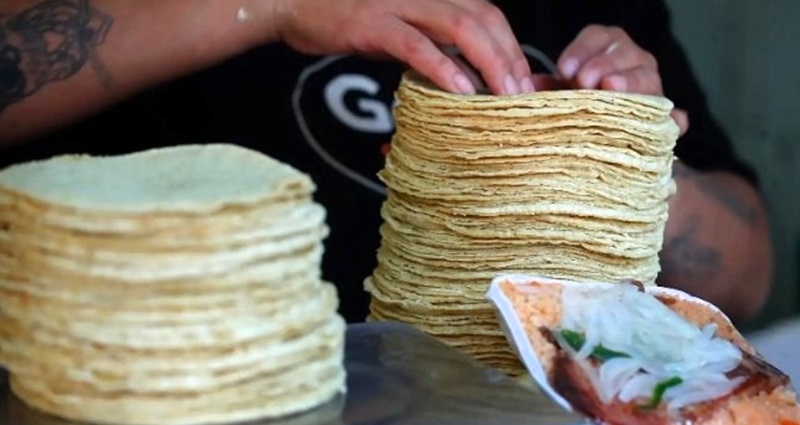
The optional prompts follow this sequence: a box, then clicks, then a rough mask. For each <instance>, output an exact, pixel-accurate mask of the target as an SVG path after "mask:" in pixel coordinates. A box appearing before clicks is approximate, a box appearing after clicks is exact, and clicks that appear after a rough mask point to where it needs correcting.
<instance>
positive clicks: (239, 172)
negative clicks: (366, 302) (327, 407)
mask: <svg viewBox="0 0 800 425" xmlns="http://www.w3.org/2000/svg"><path fill="white" fill-rule="evenodd" d="M314 189H315V186H314V184H313V182H312V181H311V180H310V179H309V178H308V176H306V175H305V174H302V173H300V172H299V171H297V170H295V169H293V168H291V167H290V166H288V165H286V164H283V163H280V162H278V161H276V160H274V159H272V158H269V157H266V156H264V155H262V154H260V153H257V152H254V151H250V150H248V149H244V148H240V147H235V146H232V145H203V146H199V145H192V146H180V147H173V148H166V149H157V150H151V151H145V152H140V153H135V154H130V155H123V156H114V157H90V156H79V155H75V156H62V157H56V158H52V159H50V160H46V161H40V162H33V163H27V164H21V165H17V166H12V167H9V168H7V169H5V170H3V171H0V363H2V365H3V366H4V367H5V368H7V369H8V370H9V371H10V373H11V387H12V391H13V392H14V393H15V394H16V395H17V396H18V397H20V398H21V399H22V400H23V401H24V402H25V403H27V404H28V405H30V406H32V407H34V408H37V409H40V410H42V411H45V412H47V413H50V414H53V415H56V416H60V417H64V418H67V419H71V420H76V421H83V422H92V423H110V424H111V423H113V424H142V425H146V424H194V423H230V422H238V421H244V420H252V419H259V418H268V417H276V416H282V415H286V414H291V413H296V412H299V411H304V410H308V409H311V408H314V407H316V406H319V405H321V404H323V403H325V402H327V401H329V400H331V399H333V398H334V397H335V396H336V395H337V394H339V393H341V392H343V391H344V390H345V371H344V367H343V350H344V330H345V325H344V321H343V320H342V319H341V317H339V315H338V314H337V313H336V310H337V307H338V296H337V293H336V289H335V288H334V287H333V285H331V284H329V283H326V282H323V281H322V280H321V272H320V264H321V259H322V254H323V246H322V240H323V238H324V237H325V236H326V235H327V232H328V228H327V226H326V224H325V209H324V208H323V207H322V206H320V205H318V204H315V203H314V202H313V201H312V193H313V191H314Z"/></svg>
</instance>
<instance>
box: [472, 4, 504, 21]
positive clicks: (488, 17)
mask: <svg viewBox="0 0 800 425" xmlns="http://www.w3.org/2000/svg"><path fill="white" fill-rule="evenodd" d="M478 15H479V16H480V17H481V18H483V20H484V21H486V22H489V23H491V24H502V23H505V21H506V15H505V14H503V11H502V10H500V8H499V7H497V6H495V5H494V4H491V3H487V4H485V5H483V6H481V7H480V9H479V10H478Z"/></svg>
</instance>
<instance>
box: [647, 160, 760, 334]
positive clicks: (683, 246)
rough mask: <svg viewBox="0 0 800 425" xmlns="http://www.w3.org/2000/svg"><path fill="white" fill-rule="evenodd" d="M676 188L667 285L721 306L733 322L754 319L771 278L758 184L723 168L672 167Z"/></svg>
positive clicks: (665, 258) (665, 254) (667, 240)
mask: <svg viewBox="0 0 800 425" xmlns="http://www.w3.org/2000/svg"><path fill="white" fill-rule="evenodd" d="M674 175H675V180H676V182H677V184H678V192H677V194H676V195H675V196H674V197H673V199H672V200H671V203H670V217H669V220H668V222H667V228H666V231H665V236H664V249H663V251H662V253H661V266H662V272H661V275H660V276H659V281H660V282H662V283H664V284H669V283H671V282H680V288H679V289H682V290H685V291H687V292H690V293H692V294H694V295H697V296H700V297H701V298H705V299H707V300H709V301H712V302H714V303H715V304H717V305H718V306H719V307H720V308H722V310H724V311H725V312H726V313H727V314H728V315H729V316H730V317H731V318H732V319H733V320H748V319H752V318H753V317H754V316H755V315H756V314H757V313H758V312H759V311H760V310H761V308H762V307H763V305H764V302H765V300H766V298H767V295H768V292H769V288H770V284H771V282H772V270H773V268H772V261H773V259H772V249H771V244H770V238H769V226H768V219H767V212H766V209H765V207H764V204H763V201H762V199H761V197H760V196H759V194H758V193H757V191H756V190H755V188H753V186H752V185H751V184H749V183H748V182H746V181H745V180H744V179H742V178H741V177H738V176H735V175H733V174H731V173H725V172H704V173H700V172H697V171H695V170H692V169H690V168H688V167H686V166H685V165H683V164H681V163H676V165H675V168H674Z"/></svg>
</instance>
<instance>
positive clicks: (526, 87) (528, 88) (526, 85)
mask: <svg viewBox="0 0 800 425" xmlns="http://www.w3.org/2000/svg"><path fill="white" fill-rule="evenodd" d="M519 85H520V88H522V92H523V93H531V92H533V91H534V90H535V88H534V87H533V80H531V77H522V82H520V84H519Z"/></svg>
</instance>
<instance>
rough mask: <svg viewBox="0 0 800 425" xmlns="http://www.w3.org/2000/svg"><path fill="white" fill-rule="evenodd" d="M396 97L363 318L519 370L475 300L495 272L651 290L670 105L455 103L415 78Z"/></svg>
mask: <svg viewBox="0 0 800 425" xmlns="http://www.w3.org/2000/svg"><path fill="white" fill-rule="evenodd" d="M396 99H397V106H396V108H395V119H396V123H397V130H396V134H395V136H394V138H393V140H392V149H391V151H390V153H389V155H388V157H387V159H386V167H385V169H384V170H383V171H382V172H381V178H382V179H383V180H384V182H386V184H387V187H388V198H387V200H386V202H385V203H384V205H383V209H382V216H383V218H384V224H383V226H382V227H381V235H382V244H381V247H380V250H379V253H378V267H377V269H376V270H375V272H374V274H373V275H372V276H371V277H370V278H368V279H367V280H366V282H365V285H366V288H367V290H368V291H369V292H370V293H371V294H372V302H371V306H370V311H371V316H370V318H371V319H373V320H398V321H402V322H406V323H410V324H413V325H415V326H417V327H419V328H420V329H422V330H424V331H427V332H428V333H430V334H432V335H434V336H437V337H439V338H441V339H442V340H444V341H446V342H448V343H449V344H451V345H453V346H455V347H458V348H460V349H462V350H463V351H465V352H466V353H468V354H471V355H472V356H473V357H475V358H476V359H478V360H481V361H483V362H485V363H487V364H489V365H491V366H495V367H498V368H500V369H503V370H506V371H508V372H509V373H512V374H516V373H521V372H522V371H523V368H522V367H521V365H520V364H519V362H518V360H517V359H516V356H515V355H514V354H513V353H512V352H511V350H510V348H509V347H508V344H507V343H506V340H505V337H504V335H503V333H502V331H501V329H500V328H499V325H498V323H497V321H496V319H495V314H494V311H493V310H492V307H491V306H490V305H489V303H488V302H487V301H486V299H485V293H486V290H487V288H488V285H489V282H490V281H491V280H492V278H493V277H495V276H496V275H498V274H502V273H510V272H519V273H528V274H538V275H544V276H550V277H556V278H563V279H571V280H578V281H586V280H602V281H618V280H621V279H628V278H633V279H638V280H640V281H642V282H645V284H654V281H655V278H656V275H657V274H658V272H659V263H658V252H659V251H660V249H661V246H662V238H663V230H664V225H665V222H666V218H667V198H668V197H669V195H671V194H672V193H673V191H674V189H675V183H674V181H673V180H672V176H671V171H672V161H673V148H674V145H675V141H676V139H677V137H678V128H677V126H676V124H675V123H674V121H673V120H672V119H671V118H670V111H671V109H672V103H671V102H670V101H669V100H667V99H664V98H659V97H651V96H642V95H633V94H621V93H612V92H605V91H588V90H587V91H549V92H539V93H534V94H529V95H520V96H514V97H496V96H481V95H478V96H461V95H454V94H448V93H445V92H443V91H440V90H437V89H435V88H433V87H432V86H431V85H429V84H428V83H426V82H425V81H423V80H421V79H420V78H418V77H417V76H416V75H414V74H407V75H406V76H404V78H403V81H402V83H401V85H400V88H399V90H398V92H397V94H396Z"/></svg>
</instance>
